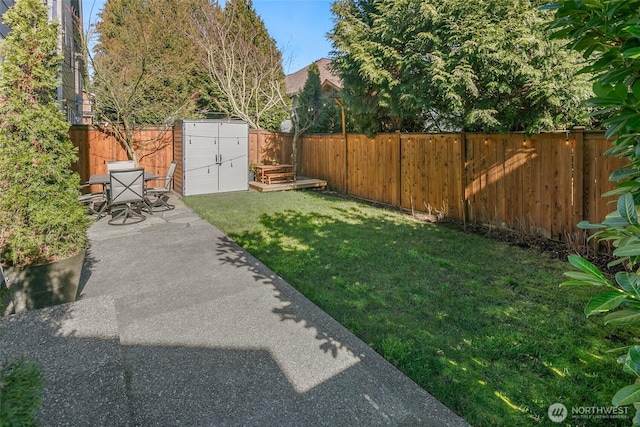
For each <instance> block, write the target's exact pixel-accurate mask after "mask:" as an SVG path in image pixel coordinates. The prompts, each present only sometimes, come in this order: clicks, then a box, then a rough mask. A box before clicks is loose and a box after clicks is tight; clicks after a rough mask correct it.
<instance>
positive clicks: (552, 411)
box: [547, 403, 569, 423]
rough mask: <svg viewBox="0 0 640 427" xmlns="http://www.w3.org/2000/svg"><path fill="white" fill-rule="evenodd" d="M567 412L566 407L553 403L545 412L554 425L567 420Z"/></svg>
mask: <svg viewBox="0 0 640 427" xmlns="http://www.w3.org/2000/svg"><path fill="white" fill-rule="evenodd" d="M568 414H569V412H568V411H567V407H566V406H564V405H563V404H562V403H554V404H553V405H551V406H549V410H548V411H547V415H549V419H550V420H551V421H553V422H554V423H561V422H563V421H564V420H566V419H567V415H568Z"/></svg>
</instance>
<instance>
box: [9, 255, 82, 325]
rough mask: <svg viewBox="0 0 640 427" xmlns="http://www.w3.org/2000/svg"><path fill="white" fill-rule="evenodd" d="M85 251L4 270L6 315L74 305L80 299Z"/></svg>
mask: <svg viewBox="0 0 640 427" xmlns="http://www.w3.org/2000/svg"><path fill="white" fill-rule="evenodd" d="M84 257H85V251H82V252H80V253H78V254H77V255H74V256H72V257H69V258H66V259H63V260H60V261H56V262H51V263H47V264H38V265H28V266H26V267H7V268H5V269H4V273H5V276H6V278H7V282H8V283H7V284H8V287H9V293H8V295H7V296H6V297H5V300H4V301H3V304H2V305H3V306H4V307H5V310H4V313H3V314H4V315H8V314H13V313H20V312H23V311H27V310H35V309H38V308H44V307H50V306H53V305H58V304H64V303H68V302H73V301H75V300H76V298H77V296H78V295H77V294H78V286H79V284H80V275H81V273H82V264H83V263H84Z"/></svg>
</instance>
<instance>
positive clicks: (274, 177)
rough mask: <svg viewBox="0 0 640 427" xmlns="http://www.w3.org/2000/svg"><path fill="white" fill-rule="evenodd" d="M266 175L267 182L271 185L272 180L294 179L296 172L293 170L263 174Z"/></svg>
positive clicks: (285, 180) (284, 180)
mask: <svg viewBox="0 0 640 427" xmlns="http://www.w3.org/2000/svg"><path fill="white" fill-rule="evenodd" d="M265 176H266V177H267V184H268V185H271V183H272V182H276V183H278V182H289V181H295V180H296V174H294V173H293V172H281V173H269V174H266V175H265Z"/></svg>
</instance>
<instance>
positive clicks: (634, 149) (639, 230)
mask: <svg viewBox="0 0 640 427" xmlns="http://www.w3.org/2000/svg"><path fill="white" fill-rule="evenodd" d="M546 8H547V9H552V10H555V11H556V12H555V21H554V22H553V23H552V24H551V28H552V29H553V30H554V34H553V36H554V37H556V38H561V39H568V40H569V47H571V48H572V49H574V50H576V51H578V52H580V53H582V55H583V56H584V58H585V59H588V60H590V64H591V65H589V66H588V67H586V68H585V70H584V71H586V72H589V73H592V74H593V75H594V76H596V81H595V83H594V86H593V91H594V95H595V96H594V97H593V98H592V100H591V104H592V106H593V107H595V108H597V109H599V114H602V115H604V116H605V117H606V119H605V120H604V122H603V123H604V124H606V125H607V126H608V130H607V132H606V136H607V137H611V138H612V139H613V143H612V147H611V148H610V149H609V150H608V151H607V153H606V154H609V155H615V156H618V157H620V158H623V159H626V160H627V161H628V165H627V166H626V167H625V168H624V169H621V170H618V171H615V172H614V173H613V174H612V175H611V177H610V179H611V180H612V181H616V182H617V184H616V188H615V190H613V191H610V192H608V193H606V194H603V197H607V196H617V197H618V201H617V208H616V210H615V211H614V212H611V213H610V214H608V215H607V216H606V218H604V220H603V221H602V223H600V224H590V223H588V222H582V223H580V224H579V227H581V228H584V229H597V230H598V231H597V232H596V233H595V234H594V235H593V236H592V238H594V239H597V240H605V241H609V242H611V244H612V246H613V247H614V248H615V250H614V252H613V254H614V255H615V256H616V259H615V260H614V261H613V262H612V263H610V266H613V265H620V266H623V267H624V271H620V272H618V273H617V274H616V275H615V277H614V278H609V277H607V276H606V275H605V274H603V273H602V272H601V271H600V270H599V269H598V268H596V267H595V266H594V265H593V264H591V263H589V262H588V261H586V260H585V259H583V258H581V257H579V256H577V255H573V256H570V257H569V262H571V264H572V265H573V266H574V267H576V268H577V269H578V270H579V271H570V272H567V273H565V274H566V276H568V277H569V280H568V281H566V282H564V283H563V285H565V286H567V285H580V286H583V285H586V286H601V287H603V288H604V289H605V291H604V292H602V293H601V294H599V295H597V296H596V297H594V298H593V299H591V300H590V301H589V302H588V303H587V306H586V307H585V314H586V315H587V316H591V315H594V314H601V313H607V314H606V316H605V317H604V322H605V324H607V325H611V326H622V327H628V326H629V325H637V324H639V323H640V215H639V211H640V0H625V1H619V0H590V1H582V0H568V1H563V2H558V3H555V4H551V5H549V6H547V7H546ZM623 350H624V352H626V354H625V355H623V356H621V357H620V358H619V359H618V361H619V362H620V363H621V364H622V365H623V369H624V372H626V373H629V374H631V375H633V376H634V377H635V382H634V384H630V385H627V386H625V387H623V388H621V389H620V390H619V391H618V392H617V393H616V394H615V395H614V396H613V398H612V404H613V405H615V406H624V405H632V404H633V405H634V406H635V407H636V408H639V407H640V346H638V345H635V346H631V347H628V348H625V349H623ZM633 425H640V411H637V412H636V415H635V417H634V419H633Z"/></svg>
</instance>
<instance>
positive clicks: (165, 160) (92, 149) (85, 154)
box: [69, 125, 174, 191]
mask: <svg viewBox="0 0 640 427" xmlns="http://www.w3.org/2000/svg"><path fill="white" fill-rule="evenodd" d="M69 135H70V137H71V138H72V140H73V141H74V144H75V145H76V146H77V147H78V153H79V160H78V164H77V171H78V173H79V174H80V179H81V180H82V181H83V182H84V181H87V180H88V179H89V176H91V175H94V174H103V173H107V162H108V161H111V160H127V153H126V151H125V150H124V149H123V148H122V146H121V145H120V144H119V143H118V141H117V139H116V138H115V137H114V135H113V132H111V131H110V130H109V129H108V128H107V129H105V130H100V129H98V128H96V127H93V126H82V125H80V126H72V127H71V129H70V132H69ZM133 141H134V146H135V147H136V148H137V149H136V153H137V155H138V162H139V164H140V166H142V167H144V168H145V169H146V170H148V171H150V172H153V173H155V174H156V175H160V176H162V175H166V174H167V171H168V170H169V164H170V163H171V161H172V160H173V147H174V142H173V132H172V130H171V129H169V130H167V129H164V128H161V127H147V128H144V129H142V130H138V131H136V132H135V134H134V138H133ZM91 190H92V191H99V189H98V188H97V187H96V188H92V189H91Z"/></svg>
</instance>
